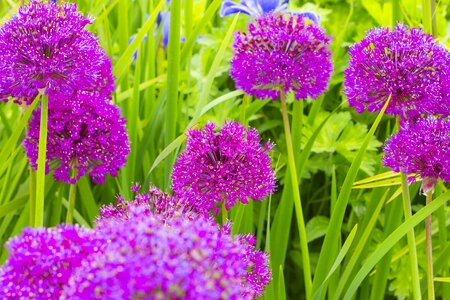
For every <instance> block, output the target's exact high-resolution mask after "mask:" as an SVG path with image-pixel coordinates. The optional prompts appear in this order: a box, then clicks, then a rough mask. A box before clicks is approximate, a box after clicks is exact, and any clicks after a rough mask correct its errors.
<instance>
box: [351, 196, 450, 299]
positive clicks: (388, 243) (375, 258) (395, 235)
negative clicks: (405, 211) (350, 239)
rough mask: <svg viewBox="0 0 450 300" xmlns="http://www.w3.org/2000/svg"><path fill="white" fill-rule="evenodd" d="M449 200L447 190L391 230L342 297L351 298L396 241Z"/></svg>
mask: <svg viewBox="0 0 450 300" xmlns="http://www.w3.org/2000/svg"><path fill="white" fill-rule="evenodd" d="M448 200H450V191H447V192H446V193H444V194H443V195H441V196H439V197H437V198H436V199H434V200H433V202H432V203H431V204H429V205H427V206H426V207H424V208H422V209H420V210H419V211H418V212H417V213H415V214H414V215H413V216H412V217H411V218H409V219H408V220H407V221H405V222H403V223H402V224H401V225H400V226H399V227H398V228H397V229H396V230H395V231H394V232H392V233H391V234H390V235H389V236H388V237H387V238H386V239H385V240H384V241H383V242H382V243H381V244H379V245H378V247H377V248H376V250H375V251H374V252H372V253H371V254H370V256H369V257H368V258H367V259H366V260H365V261H364V264H363V265H362V267H361V268H360V269H359V271H358V273H357V274H356V276H355V277H354V278H353V281H352V282H351V283H350V286H349V288H348V290H347V292H346V293H345V295H344V299H352V297H353V295H354V294H355V293H356V290H357V289H358V287H359V286H360V284H361V283H362V282H363V280H364V278H366V276H367V275H368V274H369V272H370V270H372V268H373V267H374V266H375V265H376V264H377V263H378V262H379V261H380V260H381V259H382V258H383V256H384V255H385V254H386V253H387V252H388V251H389V250H391V249H392V248H393V247H394V246H395V245H396V244H397V243H398V241H399V240H400V239H401V238H403V237H404V236H405V235H406V234H407V233H408V232H409V231H410V230H411V229H412V228H414V227H415V226H416V225H418V224H419V223H420V222H422V221H423V220H425V218H426V217H427V216H429V215H431V214H432V213H433V212H435V211H436V210H438V209H439V207H441V206H442V205H444V204H445V203H446V202H447V201H448Z"/></svg>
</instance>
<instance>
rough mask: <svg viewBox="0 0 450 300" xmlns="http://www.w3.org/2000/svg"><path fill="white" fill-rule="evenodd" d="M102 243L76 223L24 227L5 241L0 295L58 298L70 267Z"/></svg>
mask: <svg viewBox="0 0 450 300" xmlns="http://www.w3.org/2000/svg"><path fill="white" fill-rule="evenodd" d="M104 243H105V241H104V240H103V239H102V238H101V237H100V236H99V235H97V234H96V233H95V232H94V231H92V230H89V229H85V228H82V227H79V226H77V225H75V226H73V225H60V226H58V227H56V228H26V229H24V231H23V233H22V234H21V235H19V236H16V237H14V238H11V239H10V240H9V241H8V242H7V243H6V248H7V249H8V251H9V258H8V260H7V261H6V262H5V264H4V265H3V266H2V267H1V268H0V298H1V299H5V300H6V299H11V300H12V299H35V300H53V299H55V300H57V299H59V298H60V296H61V292H62V289H63V287H64V286H65V285H66V284H67V282H68V280H69V277H70V276H71V274H72V272H73V270H74V269H75V268H77V267H78V266H80V265H81V262H82V261H83V260H84V259H86V258H87V257H88V256H91V255H94V254H95V253H96V252H98V251H100V250H101V248H102V245H103V244H104Z"/></svg>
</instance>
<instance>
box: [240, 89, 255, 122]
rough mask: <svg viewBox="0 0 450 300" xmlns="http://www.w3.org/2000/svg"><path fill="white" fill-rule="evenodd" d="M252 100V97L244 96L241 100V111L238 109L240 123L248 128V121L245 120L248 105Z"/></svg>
mask: <svg viewBox="0 0 450 300" xmlns="http://www.w3.org/2000/svg"><path fill="white" fill-rule="evenodd" d="M251 100H252V96H250V95H247V94H244V96H243V98H242V105H241V109H240V114H241V116H240V118H241V123H242V124H243V125H245V126H248V120H247V115H246V113H247V108H248V106H249V103H250V102H251Z"/></svg>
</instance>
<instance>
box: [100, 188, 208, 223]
mask: <svg viewBox="0 0 450 300" xmlns="http://www.w3.org/2000/svg"><path fill="white" fill-rule="evenodd" d="M132 191H133V192H137V191H136V189H135V187H134V186H133V187H132ZM120 199H121V201H119V202H118V203H117V205H113V204H108V205H104V206H102V207H100V215H99V217H98V219H97V222H98V223H101V222H104V221H105V220H106V221H109V220H111V219H126V218H129V217H130V211H131V210H133V209H135V208H136V207H141V210H142V211H141V213H142V214H145V215H150V214H157V215H160V216H163V217H165V218H172V217H174V216H176V215H183V216H184V217H185V218H189V219H195V218H197V217H199V216H201V217H207V216H208V211H206V210H204V209H203V208H202V207H200V206H193V205H190V204H189V203H188V201H187V200H186V199H179V198H177V197H175V196H171V195H169V194H167V193H164V192H162V191H161V190H160V189H158V188H156V187H150V189H149V190H148V192H145V193H138V194H137V195H136V196H135V198H134V199H133V200H131V201H125V200H124V199H123V198H122V197H120ZM142 207H145V208H146V209H145V210H143V209H142Z"/></svg>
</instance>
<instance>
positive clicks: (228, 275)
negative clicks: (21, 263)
mask: <svg viewBox="0 0 450 300" xmlns="http://www.w3.org/2000/svg"><path fill="white" fill-rule="evenodd" d="M146 210H147V206H145V205H144V206H143V207H139V206H136V207H133V208H131V209H130V212H129V213H130V214H131V217H130V218H124V219H121V218H114V219H109V221H108V222H101V223H100V224H99V225H98V226H97V228H96V229H97V230H98V231H99V232H101V233H102V234H103V235H104V236H106V237H108V239H109V240H110V243H108V244H107V245H106V246H105V248H104V251H103V252H102V253H99V254H98V255H97V254H93V255H92V256H90V257H89V258H88V259H87V260H86V262H85V263H83V264H82V266H81V267H80V268H78V269H77V270H75V272H74V275H73V277H72V278H71V279H70V280H69V284H68V286H67V288H66V289H65V290H64V293H63V295H62V299H105V298H108V299H253V298H254V297H257V296H259V295H261V293H262V289H263V288H264V287H265V285H266V284H267V283H268V282H269V280H270V271H269V269H268V266H267V257H266V255H265V254H261V253H260V252H259V251H257V250H255V249H254V248H253V247H252V246H251V245H250V243H248V242H247V240H246V239H243V238H238V239H234V238H232V237H231V235H229V233H228V232H227V231H226V230H220V229H219V228H218V227H217V225H216V224H215V223H214V220H213V219H204V218H197V219H195V220H190V219H187V218H184V217H182V216H177V217H173V218H164V217H162V216H161V215H158V214H149V215H148V214H146V213H145V211H146ZM125 228H126V229H125ZM249 274H251V275H249ZM249 279H250V280H249Z"/></svg>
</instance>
